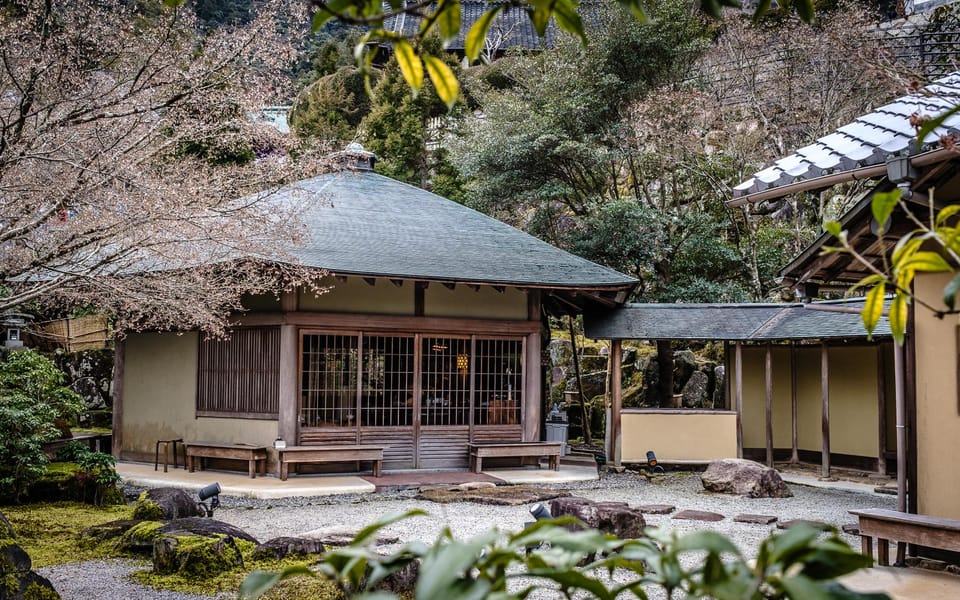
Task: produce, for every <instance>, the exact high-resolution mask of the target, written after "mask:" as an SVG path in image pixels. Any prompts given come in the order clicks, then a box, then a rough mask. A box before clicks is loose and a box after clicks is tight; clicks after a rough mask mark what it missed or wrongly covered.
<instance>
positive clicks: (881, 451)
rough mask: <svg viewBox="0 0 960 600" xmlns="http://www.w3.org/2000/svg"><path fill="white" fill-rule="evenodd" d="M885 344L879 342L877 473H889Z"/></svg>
mask: <svg viewBox="0 0 960 600" xmlns="http://www.w3.org/2000/svg"><path fill="white" fill-rule="evenodd" d="M884 347H885V345H884V344H877V346H876V348H877V448H878V451H877V474H878V475H886V474H887V372H886V370H887V369H886V361H885V360H884V356H883V349H884Z"/></svg>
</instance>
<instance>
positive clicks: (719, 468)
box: [700, 458, 793, 498]
mask: <svg viewBox="0 0 960 600" xmlns="http://www.w3.org/2000/svg"><path fill="white" fill-rule="evenodd" d="M700 480H701V481H702V482H703V487H704V489H705V490H707V491H710V492H718V493H720V494H736V495H738V496H747V497H748V498H789V497H791V496H793V494H792V493H790V489H789V488H787V484H786V483H784V482H783V479H781V478H780V474H779V473H777V471H776V470H775V469H771V468H770V467H767V466H765V465H761V464H760V463H758V462H754V461H752V460H745V459H742V458H724V459H721V460H715V461H713V462H711V463H710V465H709V466H707V470H706V471H704V472H703V475H701V476H700Z"/></svg>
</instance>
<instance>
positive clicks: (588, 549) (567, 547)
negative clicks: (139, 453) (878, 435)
mask: <svg viewBox="0 0 960 600" xmlns="http://www.w3.org/2000/svg"><path fill="white" fill-rule="evenodd" d="M423 514H425V513H423V512H422V511H411V512H409V513H406V514H404V515H395V516H391V517H387V518H385V519H383V520H381V521H379V522H377V523H375V524H373V525H371V526H369V527H366V528H365V529H363V530H362V531H361V532H360V533H358V534H357V536H356V537H355V538H354V540H353V542H352V543H351V544H350V545H348V546H345V547H343V548H338V549H335V550H331V551H329V552H327V553H326V554H324V555H323V558H322V560H321V562H320V563H319V565H318V566H319V571H320V573H321V574H322V575H324V576H325V577H327V578H329V579H331V580H333V581H335V582H336V583H337V584H338V585H339V586H340V587H341V590H342V591H343V593H344V595H345V596H346V597H354V596H355V595H358V594H363V593H366V592H369V591H371V590H374V589H377V585H378V584H380V583H382V582H383V581H384V580H385V579H386V578H387V577H389V576H390V575H391V574H393V573H396V572H398V571H400V570H401V569H404V568H405V567H408V566H409V565H410V564H411V563H414V562H418V563H419V564H420V569H419V577H418V579H417V581H416V583H415V587H414V589H413V594H412V597H413V598H416V599H418V600H419V599H433V598H489V597H496V598H500V599H502V600H514V599H515V600H520V599H522V598H525V597H527V596H529V595H530V594H531V593H534V595H536V591H538V590H542V591H547V592H548V593H550V594H551V595H555V596H556V597H564V598H579V597H592V598H598V599H600V600H614V599H615V598H628V597H632V598H640V599H645V598H647V597H648V596H647V594H648V592H649V591H652V590H651V588H660V590H662V591H663V592H664V594H665V597H667V598H675V597H682V598H707V597H710V598H717V599H718V600H734V599H736V600H743V599H750V600H753V599H758V600H759V599H762V598H791V599H795V600H808V599H812V598H816V599H818V600H854V599H862V600H868V599H869V600H880V599H887V600H889V597H888V596H887V595H886V594H860V593H857V592H854V591H851V590H848V589H846V588H845V587H843V585H841V584H839V583H837V582H836V581H835V579H836V578H837V577H840V576H841V575H845V574H847V573H850V572H853V571H855V570H857V569H861V568H865V567H869V566H872V564H873V561H872V560H871V559H870V558H869V557H867V556H864V555H862V554H859V553H857V552H854V551H853V550H852V549H851V548H850V546H848V545H847V544H846V543H845V542H844V541H843V540H842V539H841V538H840V537H839V535H838V534H837V531H836V530H835V529H833V528H817V527H813V526H810V525H806V524H801V525H797V526H795V527H792V528H790V529H789V530H787V531H784V532H782V533H778V534H774V535H771V536H770V537H768V538H767V539H765V540H764V541H763V542H761V544H760V547H759V548H758V552H757V557H756V558H755V559H753V560H750V561H748V560H747V559H746V557H744V555H743V554H742V553H741V552H740V550H739V549H738V548H737V547H736V546H735V545H734V544H733V542H731V541H730V540H729V539H728V538H727V537H725V536H724V535H722V534H720V533H717V532H715V531H696V532H693V533H689V534H685V535H679V534H677V533H676V532H673V531H667V530H661V529H647V530H646V532H645V534H646V537H643V538H640V539H628V540H624V539H618V538H616V537H614V536H611V535H607V534H604V533H601V532H600V531H598V530H595V529H582V528H576V527H575V528H571V527H570V526H571V525H574V524H575V523H576V522H575V521H574V520H573V519H551V520H545V521H537V522H535V523H533V524H531V525H529V526H527V527H526V528H525V529H523V530H522V531H520V532H519V533H515V534H511V535H508V536H506V537H504V536H502V535H501V534H500V533H499V532H497V531H496V530H492V531H490V532H487V533H486V534H483V535H480V536H478V537H475V538H472V539H469V540H458V539H456V538H454V537H453V534H452V533H451V532H450V531H449V530H445V531H443V532H442V533H441V535H440V538H439V539H438V540H437V541H436V542H435V543H434V544H433V545H430V544H424V543H421V542H412V543H409V544H407V545H405V546H403V547H402V548H400V549H399V550H397V551H396V552H394V553H392V554H386V555H381V554H379V553H378V552H377V550H376V549H375V548H372V547H370V545H369V544H368V542H369V540H370V539H372V538H373V537H374V536H375V534H376V533H377V531H379V530H380V529H382V528H383V527H385V526H387V525H389V524H391V523H393V522H395V521H397V520H399V519H403V518H409V517H411V516H415V515H423ZM688 557H693V559H694V560H688ZM688 565H692V566H688ZM305 574H306V575H313V573H312V572H310V571H308V570H306V569H305V568H303V567H294V568H291V569H289V570H287V571H282V572H280V573H266V572H260V571H254V572H253V573H251V574H250V575H249V576H248V577H247V579H246V580H245V581H244V583H243V585H242V586H241V588H240V597H241V598H258V597H260V595H262V594H263V593H265V592H266V591H267V590H269V589H270V588H271V587H272V586H273V585H275V584H276V583H277V582H278V581H279V580H281V579H283V578H286V577H292V576H296V575H305ZM512 581H516V582H517V584H516V585H512V586H510V587H508V583H510V582H512ZM521 582H522V584H523V585H524V586H525V587H522V588H521V587H520V583H521ZM511 588H516V589H511ZM655 596H657V597H659V595H656V594H655ZM376 597H377V598H397V597H398V596H396V595H393V594H378V595H377V596H376Z"/></svg>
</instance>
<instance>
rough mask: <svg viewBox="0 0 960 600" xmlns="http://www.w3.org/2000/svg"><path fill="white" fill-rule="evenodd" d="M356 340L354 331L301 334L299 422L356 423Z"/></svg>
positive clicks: (309, 424)
mask: <svg viewBox="0 0 960 600" xmlns="http://www.w3.org/2000/svg"><path fill="white" fill-rule="evenodd" d="M357 342H358V337H357V336H355V335H305V336H303V357H302V361H303V362H302V365H303V369H302V372H301V376H302V380H301V383H300V392H301V394H302V405H301V407H300V418H301V424H303V425H305V426H307V427H329V426H338V427H339V426H342V427H352V426H355V425H356V419H357V415H356V410H357V368H358V363H359V360H358V358H359V357H358V354H357Z"/></svg>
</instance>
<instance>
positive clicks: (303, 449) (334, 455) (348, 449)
mask: <svg viewBox="0 0 960 600" xmlns="http://www.w3.org/2000/svg"><path fill="white" fill-rule="evenodd" d="M277 452H278V454H279V460H280V480H281V481H286V480H287V473H288V470H289V468H290V465H301V464H308V463H328V462H356V463H360V462H361V461H370V462H372V463H373V476H374V477H380V470H381V468H382V466H383V447H382V446H287V447H286V448H281V449H279V450H278V451H277ZM358 467H359V464H358ZM294 469H296V467H294ZM294 472H296V471H294Z"/></svg>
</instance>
